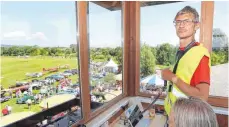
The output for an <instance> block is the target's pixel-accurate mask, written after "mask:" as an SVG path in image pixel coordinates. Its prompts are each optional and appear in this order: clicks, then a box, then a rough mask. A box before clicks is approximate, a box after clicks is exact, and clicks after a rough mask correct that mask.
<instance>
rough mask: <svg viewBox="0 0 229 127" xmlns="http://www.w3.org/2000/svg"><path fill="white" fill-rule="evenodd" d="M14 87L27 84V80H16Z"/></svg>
mask: <svg viewBox="0 0 229 127" xmlns="http://www.w3.org/2000/svg"><path fill="white" fill-rule="evenodd" d="M15 85H16V87H19V86H25V85H29V82H26V81H22V82H16V84H15Z"/></svg>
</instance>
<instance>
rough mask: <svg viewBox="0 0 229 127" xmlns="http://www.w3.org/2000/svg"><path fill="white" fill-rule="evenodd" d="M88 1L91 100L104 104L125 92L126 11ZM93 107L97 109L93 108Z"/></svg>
mask: <svg viewBox="0 0 229 127" xmlns="http://www.w3.org/2000/svg"><path fill="white" fill-rule="evenodd" d="M103 5H104V4H102V2H89V3H88V24H89V25H88V31H89V54H90V63H89V64H90V65H89V67H90V69H89V80H90V90H91V92H90V95H91V101H93V102H98V103H100V104H101V105H103V104H104V103H107V102H109V101H110V100H112V99H113V98H115V97H117V96H118V95H121V94H122V63H123V58H122V54H123V51H122V50H123V48H122V25H121V23H122V17H121V16H122V11H121V10H114V11H111V10H109V8H108V9H107V8H105V6H103ZM92 111H93V110H92Z"/></svg>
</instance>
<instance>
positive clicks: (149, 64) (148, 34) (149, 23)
mask: <svg viewBox="0 0 229 127" xmlns="http://www.w3.org/2000/svg"><path fill="white" fill-rule="evenodd" d="M151 4H153V2H142V6H141V12H140V14H141V16H140V18H141V19H140V21H141V24H140V45H141V47H140V48H141V49H140V52H141V53H140V92H144V93H154V92H155V91H156V90H158V89H160V88H163V86H164V81H163V80H162V79H161V77H160V70H161V69H164V68H171V69H172V67H173V66H174V64H175V55H176V52H177V50H178V47H179V38H178V37H177V35H176V30H175V26H174V24H173V21H174V18H175V16H176V14H177V12H178V11H180V10H181V9H182V8H184V7H185V6H191V7H193V8H195V9H196V10H197V12H198V13H199V16H200V11H201V2H175V3H167V4H160V5H151ZM155 4H156V3H155ZM147 5H148V6H147ZM199 19H200V18H199ZM195 39H196V41H199V30H197V32H196V35H195Z"/></svg>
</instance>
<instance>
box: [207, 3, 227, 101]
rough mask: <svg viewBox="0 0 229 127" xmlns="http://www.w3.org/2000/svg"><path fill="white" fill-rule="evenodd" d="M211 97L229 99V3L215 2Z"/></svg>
mask: <svg viewBox="0 0 229 127" xmlns="http://www.w3.org/2000/svg"><path fill="white" fill-rule="evenodd" d="M214 6H215V7H214V20H213V33H212V34H213V36H212V53H211V87H210V95H212V96H222V97H228V90H229V89H228V86H229V82H228V37H229V31H228V29H227V28H228V27H229V16H228V14H229V10H228V8H229V2H227V1H222V2H221V1H219V2H218V1H215V5H214Z"/></svg>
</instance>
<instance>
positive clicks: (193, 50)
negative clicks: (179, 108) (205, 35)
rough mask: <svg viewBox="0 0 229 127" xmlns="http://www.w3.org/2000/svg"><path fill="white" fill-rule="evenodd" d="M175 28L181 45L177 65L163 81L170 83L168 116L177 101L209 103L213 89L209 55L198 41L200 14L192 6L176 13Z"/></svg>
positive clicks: (167, 101) (167, 102)
mask: <svg viewBox="0 0 229 127" xmlns="http://www.w3.org/2000/svg"><path fill="white" fill-rule="evenodd" d="M174 25H175V28H176V34H177V36H178V37H179V41H180V47H179V50H178V52H177V54H176V64H175V65H174V68H173V71H171V70H169V69H164V70H162V72H161V75H162V78H163V80H166V81H168V82H167V84H166V85H167V90H168V94H167V97H166V99H165V104H164V107H165V111H166V113H167V114H168V115H169V113H170V109H171V107H172V105H173V104H174V103H175V101H176V99H177V98H180V97H185V98H188V97H190V96H194V97H198V98H201V99H203V100H207V99H208V96H209V86H210V54H209V52H208V50H207V49H206V48H205V47H204V46H203V45H202V43H199V42H196V40H195V33H196V31H197V30H198V29H199V27H200V22H199V15H198V12H197V11H196V10H195V9H194V8H192V7H190V6H186V7H184V8H183V9H182V10H180V11H179V12H178V13H177V15H176V17H175V20H174Z"/></svg>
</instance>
